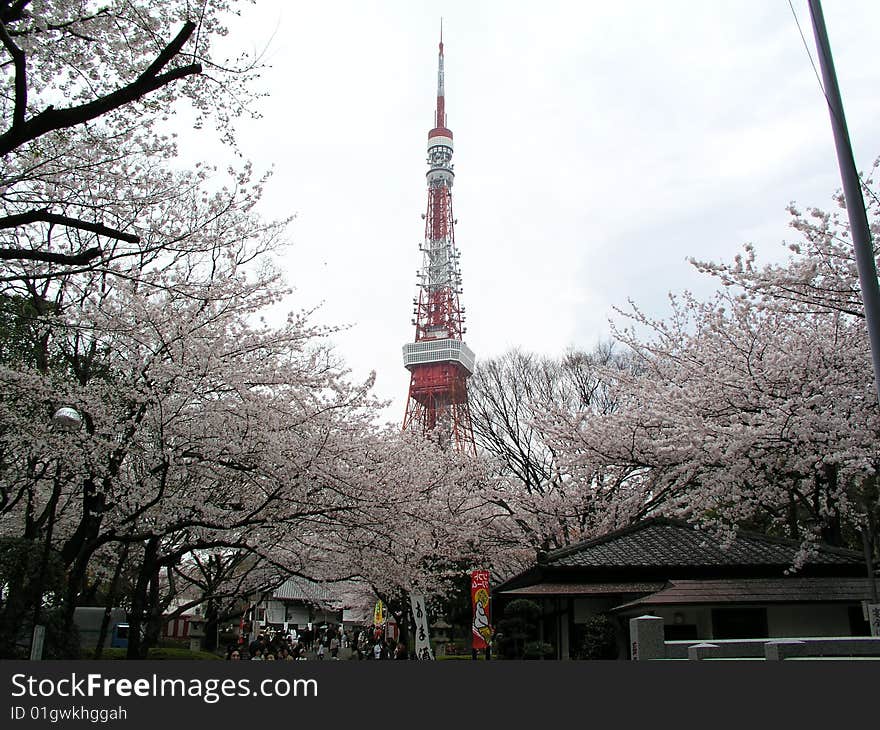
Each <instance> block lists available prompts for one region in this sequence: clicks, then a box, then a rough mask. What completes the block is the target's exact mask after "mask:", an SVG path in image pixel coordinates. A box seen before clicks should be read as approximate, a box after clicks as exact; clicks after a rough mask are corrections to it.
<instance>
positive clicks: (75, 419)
mask: <svg viewBox="0 0 880 730" xmlns="http://www.w3.org/2000/svg"><path fill="white" fill-rule="evenodd" d="M52 425H53V426H54V427H55V428H57V429H58V430H59V431H65V432H67V433H72V432H74V431H78V430H79V428H80V426H82V416H81V415H80V414H79V411H77V410H76V408H71V407H70V406H62V407H61V408H59V409H58V410H57V411H55V413H54V414H53V415H52ZM54 526H55V510H54V508H53V509H52V510H51V511H50V513H49V524H48V526H47V529H46V545H45V546H44V548H43V556H42V559H41V567H40V576H39V581H40V582H39V588H40V590H39V593H38V598H37V605H36V606H35V607H34V633H33V636H32V638H31V656H30V658H31V660H38V659H42V658H43V642H44V640H45V638H46V627H45V626H44V625H43V624H41V623H40V610H41V609H42V607H43V581H44V579H45V575H46V570H47V568H48V565H49V550H50V548H51V545H52V528H53V527H54Z"/></svg>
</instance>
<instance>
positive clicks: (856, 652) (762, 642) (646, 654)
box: [629, 616, 880, 661]
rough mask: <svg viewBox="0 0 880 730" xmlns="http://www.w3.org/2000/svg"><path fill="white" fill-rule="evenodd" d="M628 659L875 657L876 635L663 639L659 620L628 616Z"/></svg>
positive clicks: (879, 649)
mask: <svg viewBox="0 0 880 730" xmlns="http://www.w3.org/2000/svg"><path fill="white" fill-rule="evenodd" d="M629 633H630V658H631V659H633V660H634V661H649V660H655V659H758V660H761V659H766V660H770V661H779V660H782V659H821V658H838V659H845V658H846V659H855V658H858V659H877V660H880V636H841V637H799V638H792V639H718V640H713V641H699V640H698V641H665V640H664V638H663V619H662V618H660V617H658V616H639V617H638V618H634V619H630V622H629Z"/></svg>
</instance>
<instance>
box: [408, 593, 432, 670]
mask: <svg viewBox="0 0 880 730" xmlns="http://www.w3.org/2000/svg"><path fill="white" fill-rule="evenodd" d="M409 603H410V608H411V609H412V615H413V621H414V622H415V627H416V628H415V635H416V659H426V660H429V661H430V660H433V659H434V652H433V651H432V649H431V637H430V636H429V635H428V611H427V608H426V607H425V597H424V595H422V594H421V593H410V594H409Z"/></svg>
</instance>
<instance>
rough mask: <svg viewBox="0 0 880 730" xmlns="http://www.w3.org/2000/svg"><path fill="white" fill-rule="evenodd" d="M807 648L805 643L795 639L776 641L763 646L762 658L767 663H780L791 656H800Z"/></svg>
mask: <svg viewBox="0 0 880 730" xmlns="http://www.w3.org/2000/svg"><path fill="white" fill-rule="evenodd" d="M806 648H807V643H806V642H805V641H798V640H797V639H778V640H776V641H768V642H767V643H766V644H764V658H765V659H766V660H767V661H781V660H783V659H787V658H788V657H792V656H802V655H803V654H804V650H805V649H806Z"/></svg>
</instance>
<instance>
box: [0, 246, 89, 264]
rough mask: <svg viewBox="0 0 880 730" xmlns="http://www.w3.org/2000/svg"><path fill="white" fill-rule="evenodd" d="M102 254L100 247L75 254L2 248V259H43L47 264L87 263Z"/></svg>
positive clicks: (0, 258)
mask: <svg viewBox="0 0 880 730" xmlns="http://www.w3.org/2000/svg"><path fill="white" fill-rule="evenodd" d="M100 255H101V249H100V248H97V247H96V248H89V249H86V250H85V251H80V252H79V253H75V254H66V253H53V252H52V251H31V250H28V249H26V248H0V261H10V260H12V261H42V262H44V263H47V264H71V265H74V266H75V265H78V264H87V263H89V262H90V261H92V260H93V259H96V258H98V257H99V256H100Z"/></svg>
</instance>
